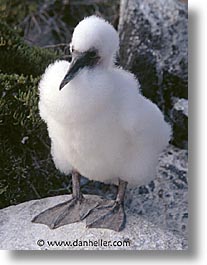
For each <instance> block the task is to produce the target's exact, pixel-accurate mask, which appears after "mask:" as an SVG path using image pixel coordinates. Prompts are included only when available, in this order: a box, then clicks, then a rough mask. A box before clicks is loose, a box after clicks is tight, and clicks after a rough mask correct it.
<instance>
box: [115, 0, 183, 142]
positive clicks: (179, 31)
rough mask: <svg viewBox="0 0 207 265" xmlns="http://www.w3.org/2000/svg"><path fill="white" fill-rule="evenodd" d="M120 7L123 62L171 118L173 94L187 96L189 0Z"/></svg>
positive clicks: (126, 3)
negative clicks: (187, 1) (187, 0)
mask: <svg viewBox="0 0 207 265" xmlns="http://www.w3.org/2000/svg"><path fill="white" fill-rule="evenodd" d="M120 10H121V11H120V20H119V27H118V29H119V34H120V41H121V43H120V63H121V65H122V66H123V67H124V68H127V69H129V70H130V71H132V72H133V73H134V74H135V75H136V76H137V77H138V79H139V81H140V83H141V86H142V91H143V94H144V95H145V96H146V97H148V98H150V99H151V100H152V101H154V102H155V103H157V104H158V106H159V107H160V108H161V109H162V111H163V112H164V113H165V115H166V117H167V119H169V120H170V111H171V109H172V108H173V104H174V102H173V98H174V97H177V98H185V99H187V97H188V57H187V51H188V7H187V3H186V2H184V1H180V0H174V1H172V0H148V1H142V0H131V1H127V0H122V1H121V9H120ZM172 123H173V121H172ZM179 130H181V128H179ZM179 130H178V131H179ZM176 136H177V131H176V132H175V137H176ZM178 137H179V135H178ZM185 139H187V134H185ZM175 144H176V142H175ZM179 147H180V146H179Z"/></svg>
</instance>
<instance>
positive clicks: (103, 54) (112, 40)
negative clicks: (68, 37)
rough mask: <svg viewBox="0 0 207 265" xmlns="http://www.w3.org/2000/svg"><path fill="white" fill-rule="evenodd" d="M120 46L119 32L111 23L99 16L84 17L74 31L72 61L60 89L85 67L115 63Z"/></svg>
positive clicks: (107, 65) (105, 65)
mask: <svg viewBox="0 0 207 265" xmlns="http://www.w3.org/2000/svg"><path fill="white" fill-rule="evenodd" d="M118 48H119V37H118V33H117V31H116V30H115V29H114V28H113V26H112V25H111V24H109V23H108V22H107V21H105V20H104V19H102V18H100V17H97V16H90V17H87V18H85V19H83V20H82V21H81V22H80V23H79V24H78V25H77V26H76V28H75V29H74V32H73V36H72V41H71V44H70V50H71V54H72V61H71V64H70V68H69V70H68V72H67V74H66V75H65V77H64V79H63V80H62V82H61V84H60V89H62V88H63V87H64V86H65V85H66V84H67V83H68V82H70V81H71V80H72V79H73V78H74V77H75V76H76V74H77V73H78V72H79V71H80V70H81V69H83V68H84V67H90V68H93V67H95V66H97V65H100V66H103V67H109V66H110V65H113V62H114V58H115V55H116V52H117V51H118Z"/></svg>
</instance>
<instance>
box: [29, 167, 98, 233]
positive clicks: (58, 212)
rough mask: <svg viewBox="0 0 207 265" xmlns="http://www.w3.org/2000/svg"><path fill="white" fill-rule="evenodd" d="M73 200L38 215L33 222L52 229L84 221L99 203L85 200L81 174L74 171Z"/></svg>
mask: <svg viewBox="0 0 207 265" xmlns="http://www.w3.org/2000/svg"><path fill="white" fill-rule="evenodd" d="M72 187H73V193H72V199H70V200H68V201H66V202H63V203H60V204H58V205H56V206H54V207H52V208H49V209H47V210H45V211H44V212H42V213H40V214H39V215H37V216H36V217H35V218H34V219H33V220H32V222H34V223H41V224H45V225H47V226H49V227H50V228H51V229H55V228H58V227H60V226H63V225H66V224H71V223H75V222H79V221H81V220H83V219H84V218H85V217H86V216H87V215H88V214H89V212H90V211H91V209H92V208H93V207H96V206H97V202H95V201H92V200H90V201H89V200H88V199H86V198H84V196H83V194H82V193H81V191H80V174H79V173H78V172H77V171H75V170H73V171H72Z"/></svg>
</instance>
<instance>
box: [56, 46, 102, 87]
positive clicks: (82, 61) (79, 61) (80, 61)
mask: <svg viewBox="0 0 207 265" xmlns="http://www.w3.org/2000/svg"><path fill="white" fill-rule="evenodd" d="M99 59H100V57H99V56H98V52H97V51H96V50H95V49H92V50H89V51H87V52H82V53H76V54H73V56H72V61H71V63H70V68H69V70H68V72H67V74H66V75H65V77H64V78H63V80H62V82H61V84H60V88H59V89H60V90H61V89H62V88H63V87H64V86H65V85H66V84H68V83H69V82H70V81H71V80H72V79H73V78H74V77H75V76H76V75H77V74H78V73H79V71H80V70H81V69H83V68H84V67H93V66H95V65H96V64H97V63H98V61H99Z"/></svg>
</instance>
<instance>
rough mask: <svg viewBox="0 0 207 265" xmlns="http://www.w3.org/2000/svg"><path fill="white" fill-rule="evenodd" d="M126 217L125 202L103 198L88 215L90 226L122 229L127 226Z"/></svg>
mask: <svg viewBox="0 0 207 265" xmlns="http://www.w3.org/2000/svg"><path fill="white" fill-rule="evenodd" d="M125 222H126V217H125V212H124V207H123V203H121V202H119V201H112V200H111V201H107V200H103V201H102V202H101V203H99V205H98V206H97V207H95V208H94V209H93V210H92V211H91V213H90V214H89V215H88V216H86V226H87V227H88V228H107V229H111V230H114V231H117V232H118V231H121V230H122V229H123V228H124V227H125Z"/></svg>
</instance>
